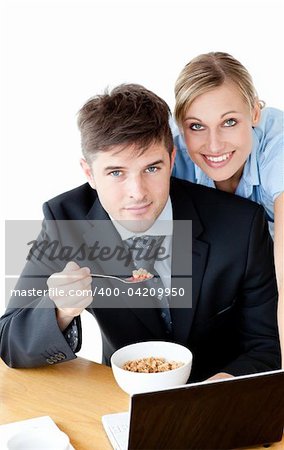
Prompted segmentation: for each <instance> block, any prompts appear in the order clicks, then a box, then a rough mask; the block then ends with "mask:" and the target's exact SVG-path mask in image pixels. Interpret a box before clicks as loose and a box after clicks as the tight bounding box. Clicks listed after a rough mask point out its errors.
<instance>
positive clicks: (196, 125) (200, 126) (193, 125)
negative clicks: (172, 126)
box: [189, 123, 204, 131]
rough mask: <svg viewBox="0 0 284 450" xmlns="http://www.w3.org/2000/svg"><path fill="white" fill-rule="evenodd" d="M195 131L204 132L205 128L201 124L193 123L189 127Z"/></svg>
mask: <svg viewBox="0 0 284 450" xmlns="http://www.w3.org/2000/svg"><path fill="white" fill-rule="evenodd" d="M189 128H190V129H191V130H193V131H199V130H203V128H204V127H203V126H202V125H201V124H200V123H192V124H191V125H190V127H189Z"/></svg>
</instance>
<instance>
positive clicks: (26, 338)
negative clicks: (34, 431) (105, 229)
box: [0, 204, 81, 367]
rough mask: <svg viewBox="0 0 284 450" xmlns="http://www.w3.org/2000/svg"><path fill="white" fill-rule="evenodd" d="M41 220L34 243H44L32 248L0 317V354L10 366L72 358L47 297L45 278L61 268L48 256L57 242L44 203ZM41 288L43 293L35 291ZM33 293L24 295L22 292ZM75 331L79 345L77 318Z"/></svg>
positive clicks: (50, 217) (52, 222) (51, 303)
mask: <svg viewBox="0 0 284 450" xmlns="http://www.w3.org/2000/svg"><path fill="white" fill-rule="evenodd" d="M44 213H45V220H44V221H43V226H42V230H41V232H40V235H39V236H38V238H37V240H36V242H37V243H44V244H42V245H44V246H45V251H44V252H43V251H42V249H43V247H42V245H40V246H38V247H36V246H35V247H34V251H33V252H32V254H31V256H30V258H29V259H28V261H27V263H26V265H25V267H24V270H23V272H22V274H21V276H20V278H19V280H18V282H17V284H16V286H15V288H14V292H16V291H17V292H21V295H18V294H17V295H16V294H15V295H13V296H12V297H11V299H10V301H9V304H8V308H7V310H6V312H5V314H4V315H3V316H2V317H1V319H0V354H1V358H2V359H3V360H4V362H5V363H6V364H7V365H8V366H10V367H37V366H43V365H47V364H56V363H59V362H62V361H66V360H70V359H74V358H76V356H75V353H74V352H73V351H72V349H71V347H70V345H69V344H68V342H67V340H66V339H65V336H64V334H63V333H62V332H61V330H60V328H59V326H58V323H57V320H56V310H55V304H54V302H53V301H52V300H51V299H50V298H49V296H48V293H47V292H44V291H48V287H47V283H46V282H47V279H48V278H49V276H50V275H51V274H53V273H55V272H59V271H61V270H62V269H63V267H61V266H60V264H59V263H58V262H56V261H55V260H54V259H53V258H50V251H51V248H52V246H49V244H50V243H51V242H56V243H58V242H59V239H58V232H57V225H56V221H55V220H54V217H53V215H52V213H51V210H50V208H49V207H48V205H47V204H45V205H44ZM40 291H42V292H43V295H41V296H37V295H36V293H38V292H40ZM27 292H30V293H31V292H32V293H33V295H29V296H26V295H25V293H27ZM74 324H75V326H76V330H77V334H78V335H77V338H78V346H77V348H76V351H78V350H79V349H80V345H81V326H80V318H76V319H75V320H74V321H73V328H74Z"/></svg>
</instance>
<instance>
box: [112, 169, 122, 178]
mask: <svg viewBox="0 0 284 450" xmlns="http://www.w3.org/2000/svg"><path fill="white" fill-rule="evenodd" d="M121 174H122V172H121V170H113V171H112V172H110V175H111V176H112V177H115V178H117V177H119V176H120V175H121Z"/></svg>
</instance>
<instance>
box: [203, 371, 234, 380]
mask: <svg viewBox="0 0 284 450" xmlns="http://www.w3.org/2000/svg"><path fill="white" fill-rule="evenodd" d="M224 378H234V375H230V374H229V373H226V372H219V373H216V375H213V377H210V378H207V380H206V381H211V380H212V381H213V380H223V379H224Z"/></svg>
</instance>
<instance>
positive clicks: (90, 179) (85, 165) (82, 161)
mask: <svg viewBox="0 0 284 450" xmlns="http://www.w3.org/2000/svg"><path fill="white" fill-rule="evenodd" d="M80 165H81V167H82V169H83V172H84V174H85V176H86V178H87V180H88V182H89V185H90V186H91V187H92V188H93V189H96V183H95V180H94V176H93V173H92V169H91V167H90V166H89V164H88V163H87V161H86V160H85V159H84V158H81V159H80Z"/></svg>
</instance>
